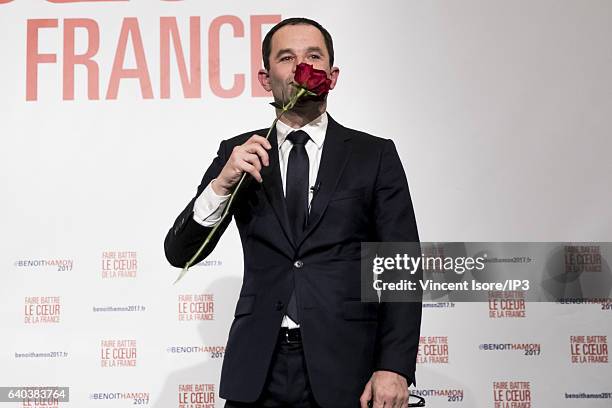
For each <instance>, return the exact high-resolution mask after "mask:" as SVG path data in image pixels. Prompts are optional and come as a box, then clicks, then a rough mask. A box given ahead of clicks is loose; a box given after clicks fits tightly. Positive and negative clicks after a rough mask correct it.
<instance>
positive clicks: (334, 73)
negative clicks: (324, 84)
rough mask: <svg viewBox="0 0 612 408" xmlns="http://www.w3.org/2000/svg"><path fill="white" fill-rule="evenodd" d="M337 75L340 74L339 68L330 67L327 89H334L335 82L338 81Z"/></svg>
mask: <svg viewBox="0 0 612 408" xmlns="http://www.w3.org/2000/svg"><path fill="white" fill-rule="evenodd" d="M338 75H340V68H338V67H331V70H330V71H329V79H331V84H330V85H329V89H334V87H335V86H336V82H338Z"/></svg>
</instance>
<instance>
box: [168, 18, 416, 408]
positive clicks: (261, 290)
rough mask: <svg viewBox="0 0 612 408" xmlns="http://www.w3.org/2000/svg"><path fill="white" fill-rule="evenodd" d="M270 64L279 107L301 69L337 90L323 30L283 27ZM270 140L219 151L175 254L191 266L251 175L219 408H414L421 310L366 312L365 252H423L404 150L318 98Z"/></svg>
mask: <svg viewBox="0 0 612 408" xmlns="http://www.w3.org/2000/svg"><path fill="white" fill-rule="evenodd" d="M262 51H263V52H262V53H263V59H264V67H265V69H262V70H261V71H260V72H259V81H260V83H261V84H262V86H263V87H264V88H265V89H266V90H268V91H272V93H273V95H274V98H275V101H276V102H278V103H280V104H282V103H285V102H287V98H288V96H289V95H290V94H291V92H292V87H291V85H290V84H291V82H292V80H293V75H294V73H295V67H296V66H297V65H298V64H299V63H301V62H306V63H309V64H311V65H313V66H314V68H317V69H322V70H324V71H325V72H326V73H327V75H328V78H329V79H331V88H332V89H333V87H334V86H335V85H336V81H337V79H338V74H339V70H338V68H337V67H334V66H333V44H332V40H331V36H330V35H329V33H328V32H327V31H326V30H325V29H324V28H323V27H321V26H320V25H319V24H318V23H317V22H315V21H312V20H308V19H302V18H295V19H287V20H284V21H282V22H281V23H279V24H278V25H276V26H275V27H274V28H272V30H271V31H270V32H269V33H268V35H267V36H266V38H265V39H264V43H263V47H262ZM277 114H278V111H277ZM253 133H255V134H253ZM261 134H265V130H259V131H256V132H249V133H245V134H242V135H239V136H236V137H234V138H231V139H228V140H224V141H222V142H221V145H220V147H219V151H218V152H217V157H216V158H215V159H214V160H213V162H212V164H211V165H210V166H209V167H208V170H207V171H206V173H205V174H204V177H203V178H202V182H201V184H200V186H199V187H198V189H197V193H196V195H195V197H194V198H193V199H192V200H191V202H190V203H189V204H188V205H187V207H186V208H185V209H184V210H183V212H182V213H181V214H180V215H179V216H178V218H177V219H176V222H175V223H174V225H173V227H172V228H171V229H170V231H169V232H168V235H167V236H166V240H165V243H164V246H165V251H166V257H167V258H168V260H169V261H170V263H171V264H172V265H174V266H176V267H183V266H184V265H185V263H186V262H187V261H188V260H189V259H190V258H191V257H192V256H193V254H194V253H195V251H196V250H197V248H198V247H199V246H200V244H201V243H202V241H203V239H204V237H205V236H206V235H207V234H208V232H209V231H210V230H211V228H212V227H213V226H215V225H216V224H217V223H218V222H219V220H220V216H221V213H222V211H223V209H224V208H225V206H226V205H227V199H228V197H229V194H230V193H231V191H232V190H233V188H235V186H236V184H237V182H238V180H239V179H240V177H241V175H242V174H243V173H244V172H247V173H249V177H251V178H252V180H251V181H252V182H250V183H249V184H247V185H246V188H244V189H241V190H240V193H239V195H238V196H237V197H236V199H235V203H234V204H232V207H231V215H232V217H233V218H234V220H235V221H236V225H237V227H238V231H239V233H240V238H241V241H242V246H243V252H244V278H243V284H242V288H241V291H240V297H239V299H238V303H237V305H236V310H235V319H234V321H233V323H232V325H231V328H230V333H229V338H228V342H227V347H226V351H225V357H224V361H223V368H222V373H221V386H220V396H221V397H222V398H224V399H226V400H227V402H226V407H260V406H261V407H264V406H265V407H281V406H283V407H287V406H289V407H316V406H322V407H329V408H343V407H358V406H361V407H366V406H367V402H368V401H372V404H373V406H374V407H377V408H378V407H381V408H382V407H383V406H384V407H405V406H407V399H408V386H409V385H410V384H411V383H414V381H415V376H414V375H415V362H416V355H417V349H418V342H419V331H420V323H421V304H420V302H380V303H379V302H363V301H361V284H362V283H361V279H360V276H361V274H360V256H361V252H360V249H361V242H364V241H381V242H392V241H395V242H401V241H411V242H416V241H418V233H417V227H416V221H415V216H414V212H413V208H412V203H411V198H410V193H409V190H408V184H407V180H406V176H405V174H404V170H403V168H402V165H401V162H400V159H399V156H398V154H397V151H396V149H395V145H394V144H393V142H392V141H391V140H388V139H382V138H378V137H375V136H371V135H368V134H366V133H363V132H359V131H356V130H352V129H348V128H346V127H344V126H342V125H340V124H339V123H337V122H336V121H335V120H334V119H333V118H332V117H331V116H330V115H328V114H327V112H326V98H316V97H312V98H311V97H306V98H303V99H302V100H300V102H298V104H297V105H296V107H295V109H293V110H292V111H289V112H288V113H286V114H285V115H284V116H283V117H282V118H281V120H280V121H279V122H278V124H277V126H276V129H275V130H274V131H273V133H272V134H271V136H270V138H269V140H266V139H265V138H264V137H262V136H260V135H261ZM229 221H230V218H229V217H228V218H226V219H225V220H224V221H223V224H222V225H221V226H220V227H219V229H218V231H217V232H218V233H217V234H216V235H215V236H214V238H213V242H212V245H211V246H209V247H208V248H207V250H205V251H204V252H203V253H202V254H201V256H200V258H199V259H198V261H199V260H201V259H204V258H205V257H206V256H208V255H209V254H210V252H211V251H212V249H213V248H214V245H215V244H216V243H217V242H218V240H219V238H220V236H221V234H222V233H223V231H224V230H225V228H226V227H227V225H228V223H229ZM366 284H367V283H366Z"/></svg>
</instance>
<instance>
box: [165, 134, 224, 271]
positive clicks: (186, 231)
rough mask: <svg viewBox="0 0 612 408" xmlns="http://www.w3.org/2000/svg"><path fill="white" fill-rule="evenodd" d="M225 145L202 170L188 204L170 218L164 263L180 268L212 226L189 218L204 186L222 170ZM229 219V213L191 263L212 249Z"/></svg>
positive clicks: (221, 145) (198, 260)
mask: <svg viewBox="0 0 612 408" xmlns="http://www.w3.org/2000/svg"><path fill="white" fill-rule="evenodd" d="M226 144H227V143H226V142H225V141H222V142H221V144H220V145H219V150H218V151H217V157H215V159H214V160H213V162H212V163H211V165H210V166H209V167H208V169H207V170H206V173H204V177H203V178H202V181H201V183H200V185H199V186H198V188H197V191H196V194H195V196H194V197H193V198H192V199H191V201H190V202H189V204H187V207H185V209H184V210H183V211H182V212H181V213H180V214H179V216H178V217H177V218H176V220H175V221H174V225H173V226H172V227H171V228H170V230H169V231H168V233H167V234H166V239H165V240H164V251H165V254H166V259H168V262H170V264H171V265H172V266H175V267H177V268H182V267H184V266H185V264H186V263H187V261H189V259H191V257H192V256H193V255H194V254H195V253H196V251H197V250H198V249H199V247H200V245H202V242H204V239H205V238H206V236H207V235H208V233H209V232H210V231H211V230H212V229H213V227H205V226H202V225H200V224H199V223H198V222H196V221H195V220H194V219H193V206H194V203H195V201H196V199H197V198H198V197H199V196H200V194H202V191H204V189H205V188H206V186H208V184H209V183H210V182H211V181H212V179H214V178H216V177H217V176H218V175H219V173H220V172H221V170H222V169H223V166H224V165H225V162H226V161H227V159H228V152H227V146H226ZM231 219H232V217H231V213H230V214H228V217H227V218H226V219H225V220H224V221H223V223H222V224H221V225H220V226H219V228H218V229H217V231H216V233H215V235H214V236H213V237H212V239H211V242H210V243H209V245H208V247H207V248H206V249H205V250H204V251H202V253H201V254H200V256H199V257H198V259H196V261H195V262H194V264H196V263H198V262H201V261H202V260H203V259H205V258H206V257H207V256H208V255H210V253H211V252H212V250H213V249H214V248H215V246H216V245H217V243H218V242H219V238H220V237H221V235H222V234H223V232H224V231H225V229H226V228H227V226H228V225H229V223H230V221H231Z"/></svg>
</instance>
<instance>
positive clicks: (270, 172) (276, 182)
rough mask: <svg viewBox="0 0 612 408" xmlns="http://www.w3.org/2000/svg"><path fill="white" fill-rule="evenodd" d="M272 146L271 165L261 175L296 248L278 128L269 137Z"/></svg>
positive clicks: (275, 208)
mask: <svg viewBox="0 0 612 408" xmlns="http://www.w3.org/2000/svg"><path fill="white" fill-rule="evenodd" d="M268 141H269V142H270V144H271V145H272V148H271V149H270V150H269V151H268V157H269V159H270V165H269V166H268V167H264V168H263V169H262V171H261V177H262V178H263V180H264V181H263V183H262V184H263V188H264V191H265V192H266V196H267V197H268V201H270V205H271V206H272V208H273V209H274V213H275V214H276V217H277V218H278V221H279V222H280V225H281V227H282V229H283V232H284V233H285V236H286V237H287V239H288V240H289V243H291V246H292V247H293V248H294V249H295V243H294V242H293V236H292V235H293V234H292V233H291V228H290V226H289V216H288V215H287V206H286V205H285V194H284V193H283V184H282V183H283V180H282V178H281V174H280V165H279V160H278V140H277V137H276V128H274V129H272V132H271V133H270V138H269V139H268Z"/></svg>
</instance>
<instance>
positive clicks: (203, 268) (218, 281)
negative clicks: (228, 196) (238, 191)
mask: <svg viewBox="0 0 612 408" xmlns="http://www.w3.org/2000/svg"><path fill="white" fill-rule="evenodd" d="M61 3H65V4H61ZM300 15H303V16H308V17H310V18H314V19H316V20H318V21H320V22H321V23H322V24H323V25H324V26H325V27H327V28H328V29H329V31H330V32H331V33H332V35H333V37H334V41H335V48H336V65H338V66H339V67H340V78H339V83H338V86H337V88H336V89H335V90H333V91H332V93H331V94H330V98H329V107H328V109H329V112H330V113H331V114H332V115H333V116H334V118H335V119H337V120H338V121H339V122H340V123H342V124H344V125H346V126H349V127H352V128H357V129H361V130H364V131H367V132H369V133H372V134H375V135H379V136H383V137H386V138H392V139H393V140H394V141H395V143H396V145H397V147H398V150H399V152H400V155H401V157H402V161H403V164H404V168H405V170H406V173H407V176H408V180H409V184H410V188H411V193H412V197H413V203H414V207H415V212H416V216H417V221H418V225H419V231H420V235H421V239H422V240H423V241H612V219H611V216H610V204H609V203H610V202H612V189H610V187H609V183H610V181H609V179H610V175H612V164H611V163H612V162H611V161H610V160H609V152H610V150H611V148H612V143H611V142H610V139H609V138H610V131H611V130H612V119H611V118H612V51H611V48H610V38H612V4H611V3H610V2H609V1H605V0H601V1H595V0H592V1H587V2H585V1H578V0H575V1H566V0H563V1H546V0H538V1H530V2H526V1H515V2H503V1H486V0H471V1H462V2H453V1H428V2H424V1H422V2H421V1H408V2H394V1H387V0H379V1H376V2H369V1H368V2H359V3H358V4H356V3H355V2H352V1H346V0H337V1H334V2H324V1H320V0H313V1H310V2H307V3H304V4H297V3H296V4H294V3H290V2H285V1H270V0H265V1H258V2H254V3H253V4H251V3H248V4H247V3H245V2H240V1H224V2H201V1H197V0H183V1H176V2H171V1H162V0H159V1H158V0H126V1H119V2H114V1H98V2H78V1H77V2H74V1H66V2H63V1H44V0H27V1H26V0H14V1H8V2H7V1H6V0H4V1H0V50H1V52H2V59H1V63H0V90H1V92H0V115H1V121H0V134H1V136H0V143H1V151H2V152H3V160H2V161H0V180H1V183H2V184H1V186H2V191H3V196H4V199H3V200H2V201H1V203H0V219H1V224H0V225H1V226H2V229H3V232H4V239H3V240H2V250H1V251H0V264H1V265H3V274H2V283H1V285H0V298H1V299H2V303H1V304H2V307H1V308H0V324H1V327H2V333H3V335H2V336H1V338H0V350H1V353H0V367H2V368H1V369H0V386H17V385H53V384H55V385H65V386H70V388H71V402H70V403H66V404H60V406H75V407H79V408H80V407H94V408H95V407H123V406H128V405H145V406H151V407H164V408H167V407H179V408H186V407H189V408H203V407H214V406H217V407H220V406H222V405H223V401H222V400H220V399H219V398H218V378H219V371H220V366H221V359H222V354H223V347H224V345H225V341H226V336H227V331H228V329H229V325H230V323H231V319H232V316H233V311H234V305H235V300H236V298H237V293H238V290H239V286H240V283H241V274H242V260H241V249H240V242H239V238H238V235H237V232H236V230H235V228H234V227H233V226H232V227H230V229H229V230H228V232H227V233H226V235H225V236H224V237H223V239H222V242H221V243H220V244H219V246H218V247H217V249H216V250H215V252H214V253H213V254H212V255H211V257H210V260H209V261H207V262H206V263H205V264H204V265H200V266H197V267H194V268H193V270H192V271H191V272H190V273H189V275H188V276H187V277H186V278H185V279H184V280H183V281H181V282H180V283H179V284H177V285H175V286H172V282H173V280H174V278H175V277H176V273H177V270H175V269H173V268H172V267H170V266H169V265H168V264H167V262H166V261H165V258H164V255H163V248H162V241H163V238H164V236H165V233H166V231H167V229H168V228H169V227H170V226H171V224H172V222H173V220H174V218H175V216H176V215H177V214H178V213H179V211H180V210H181V209H182V208H183V207H184V205H185V204H186V203H187V201H188V200H189V199H190V198H191V196H192V194H193V193H194V191H195V188H196V186H197V185H198V183H199V181H200V179H201V176H202V174H203V172H204V170H205V169H206V167H207V166H208V164H209V162H210V161H211V160H212V158H213V157H214V155H215V153H216V150H217V148H218V145H219V142H220V140H221V139H225V138H228V137H231V136H233V135H236V134H238V133H242V132H244V131H247V130H249V129H255V128H261V127H265V126H268V125H269V123H270V122H271V120H272V119H273V110H272V108H271V107H270V106H269V105H268V104H267V102H269V100H270V99H269V97H260V96H252V95H253V92H258V91H257V90H256V88H254V87H253V86H252V79H253V75H252V73H253V72H254V70H256V69H257V68H258V66H255V67H253V66H252V63H251V61H252V60H254V59H256V58H258V55H257V54H256V53H255V54H253V52H252V49H253V44H255V49H256V50H258V47H259V42H258V41H259V37H258V35H257V31H258V30H259V29H261V30H263V33H265V32H266V30H268V29H269V28H270V27H271V24H263V25H261V24H260V22H261V21H264V22H268V23H270V22H272V23H273V22H274V21H277V20H279V19H281V18H285V17H290V16H300ZM162 17H170V18H171V19H170V20H169V21H170V22H172V21H174V19H175V20H176V25H177V27H178V34H180V39H181V43H182V49H183V51H184V53H185V56H186V65H187V67H188V69H189V50H190V45H189V34H190V29H189V24H190V17H199V29H200V36H199V38H200V40H201V41H200V43H201V44H200V45H201V52H200V54H199V56H198V55H196V57H199V58H195V60H199V61H200V62H201V71H199V73H198V74H197V75H198V76H199V77H200V78H201V95H200V96H199V97H195V98H186V97H185V96H184V94H183V90H182V87H181V80H180V77H179V69H178V68H177V67H178V64H177V59H176V57H175V53H174V47H173V44H174V43H173V42H170V55H171V57H170V92H171V96H170V97H169V98H162V92H161V89H162V85H161V83H162V81H161V80H160V77H161V76H162V75H161V74H160V72H161V69H160V54H161V51H160V50H161V49H162V48H163V47H161V46H160V25H161V23H160V18H162ZM43 19H47V20H48V22H47V23H48V24H47V25H50V26H51V27H48V28H40V29H39V30H38V31H36V30H34V27H35V26H36V25H37V24H38V25H40V23H41V21H42V20H43ZM192 20H194V21H195V23H197V19H192ZM72 23H74V24H76V25H81V26H83V25H87V26H88V27H89V31H87V30H86V29H85V28H83V27H79V28H76V29H75V31H74V33H75V34H74V38H75V39H74V50H75V54H76V55H80V54H85V53H86V52H87V50H88V48H89V50H90V51H92V50H93V51H92V54H93V56H92V57H91V61H94V63H92V64H93V65H95V66H97V67H98V70H99V77H98V80H97V81H96V80H94V79H92V78H93V77H91V75H92V69H93V68H92V69H90V71H89V74H90V77H89V78H88V71H87V70H86V69H85V66H83V65H77V66H76V68H75V70H74V99H73V100H69V98H66V97H65V95H64V94H63V89H64V87H65V86H67V83H68V82H69V81H68V80H67V78H69V76H70V74H69V72H68V73H64V69H65V67H66V66H67V65H66V64H65V60H66V56H68V57H69V53H70V47H71V44H72V41H71V38H70V35H69V33H70V29H69V27H70V24H72ZM195 23H194V24H195ZM230 23H231V24H233V26H232V25H230ZM130 24H131V25H130ZM217 24H221V25H220V28H219V26H218V25H217ZM28 26H30V27H31V29H30V30H28ZM122 30H123V31H124V34H129V35H128V36H127V37H124V39H123V40H122V36H121V35H120V33H121V32H122ZM194 30H195V29H192V30H191V34H193V38H195V37H196V35H195V34H194V33H197V30H196V31H194ZM95 31H98V34H99V44H98V45H99V49H97V48H98V47H96V43H97V41H95ZM215 33H218V42H217V35H216V34H215ZM88 34H89V35H88ZM138 34H140V37H141V38H142V46H140V43H139V41H138V38H137V37H138ZM36 41H38V45H37V47H36ZM121 44H123V45H124V46H125V50H126V51H125V60H124V61H123V59H122V58H121V53H119V57H117V55H118V53H117V49H118V45H119V48H121V46H120V45H121ZM216 44H218V45H216ZM28 47H30V49H31V50H33V51H32V52H30V54H29V56H28V52H27V50H28ZM90 47H92V48H90ZM96 49H97V50H96ZM217 50H218V52H219V61H218V62H219V64H220V65H219V66H220V68H219V69H217V68H215V64H216V62H217V59H216V58H215V52H216V51H217ZM140 51H141V52H140ZM257 52H258V51H257ZM36 53H38V54H54V55H56V57H55V60H56V61H55V62H52V63H39V64H36V63H35V61H36V55H35V54H36ZM137 55H140V56H141V57H139V58H137V57H135V56H137ZM39 58H42V59H45V58H47V59H50V57H44V56H43V57H39ZM28 61H29V62H28ZM211 61H212V65H211ZM114 63H116V64H118V65H116V69H115V70H114V71H113V64H114ZM93 65H92V66H93ZM145 65H146V66H145ZM28 66H30V67H31V68H33V67H37V69H38V73H37V75H36V76H35V77H36V78H37V81H38V83H37V84H34V83H33V80H32V78H33V77H32V76H31V77H30V78H29V80H28V78H27V75H26V73H27V70H28V68H27V67H28ZM121 67H123V68H125V69H126V71H124V76H126V77H127V76H129V75H130V71H129V69H132V68H139V71H137V72H138V73H139V75H140V78H141V79H142V80H143V81H144V82H143V83H144V84H145V86H144V89H145V91H144V92H143V90H142V88H141V86H140V85H139V84H140V83H139V80H138V79H135V78H123V79H121V78H120V77H121ZM68 71H70V70H68ZM30 72H34V71H32V70H31V71H30ZM113 72H114V74H113ZM133 72H136V71H133ZM234 74H242V75H243V80H244V88H243V89H240V87H239V88H238V89H237V90H236V91H235V92H233V93H231V92H230V95H225V96H224V93H223V92H222V90H220V88H226V89H228V88H231V87H232V86H233V85H234ZM113 77H114V78H115V80H116V82H115V83H116V84H118V87H117V90H118V93H117V95H116V97H114V98H113V97H112V89H113V87H112V86H110V88H111V92H110V95H109V84H111V83H112V82H113V80H112V78H113ZM147 78H148V80H149V81H150V84H151V86H150V88H149V87H148V86H147V84H146V81H147ZM191 79H193V78H191ZM88 81H89V82H88ZM117 81H118V82H117ZM217 82H218V84H217V85H215V84H216V83H217ZM88 83H90V85H91V86H94V88H95V84H97V85H98V86H99V97H98V98H92V97H91V96H90V95H88ZM28 88H29V89H30V92H32V91H34V90H35V91H36V98H34V97H33V96H32V95H33V94H30V97H28V93H27V92H26V90H27V89H28ZM254 89H255V91H254ZM109 96H110V97H109ZM145 96H150V97H145ZM28 99H30V100H28ZM426 306H427V307H426V308H425V310H424V316H423V327H422V335H423V336H424V337H425V338H424V339H423V340H422V343H423V345H424V346H426V345H429V344H448V353H447V354H444V352H442V355H441V358H440V359H436V358H430V356H432V355H433V356H437V355H436V354H430V353H436V352H439V351H440V350H444V347H442V348H435V347H429V348H428V347H424V348H423V354H422V355H421V357H420V363H419V365H418V371H417V381H418V387H416V392H419V393H421V394H424V395H426V396H428V406H431V407H437V406H447V405H450V406H453V405H455V406H463V407H492V406H496V407H504V408H505V407H520V406H522V407H528V406H533V407H551V406H567V407H570V406H571V407H574V406H582V407H607V406H609V405H610V399H607V398H596V399H572V398H569V397H568V394H580V393H602V392H607V393H610V392H612V388H611V387H610V381H609V378H610V375H611V374H612V370H611V369H610V363H609V362H605V363H602V362H596V363H589V362H587V363H578V362H572V359H571V350H572V339H573V340H575V341H577V342H580V341H581V340H582V339H579V338H571V337H570V336H585V339H584V340H585V341H586V340H588V339H587V338H586V336H607V337H594V338H591V339H590V340H592V341H593V342H594V344H598V345H599V346H600V347H599V348H598V350H599V352H600V354H599V355H600V356H604V349H605V357H606V358H605V359H606V361H607V345H608V338H609V336H611V335H612V329H611V325H610V317H611V314H610V313H611V312H610V310H605V309H604V308H603V307H602V306H600V305H560V304H528V305H527V307H526V310H524V312H525V316H526V317H524V318H516V317H513V318H509V317H507V318H495V319H492V318H489V307H488V305H487V304H480V303H479V304H458V303H457V304H454V305H450V304H441V305H434V306H436V307H430V306H432V305H426ZM492 343H496V344H508V343H516V344H525V343H528V344H532V345H539V347H540V350H541V352H540V353H539V354H538V355H525V353H524V352H522V351H517V350H514V351H508V350H503V351H488V350H484V349H483V348H482V347H480V346H481V345H482V344H492ZM603 345H605V347H603ZM485 347H487V346H485ZM530 347H536V346H530ZM444 357H448V359H447V361H448V362H441V361H444V360H445V359H444ZM434 361H435V362H434ZM505 386H507V387H515V388H516V389H518V390H519V391H522V392H518V393H508V394H506V393H505V392H502V394H504V397H503V398H502V399H501V400H500V399H497V400H496V399H495V398H496V397H495V395H497V394H496V393H495V390H497V389H503V387H505ZM526 391H529V392H528V393H527V392H526ZM447 394H452V395H461V396H462V397H461V399H459V398H456V399H457V400H456V401H449V398H448V397H447V396H446V395H447ZM506 397H512V398H515V400H514V405H512V402H510V401H513V400H511V399H508V398H506ZM450 400H453V398H450ZM185 401H186V402H196V403H199V404H200V405H198V404H193V405H190V404H183V402H185ZM496 401H497V405H496ZM521 401H522V402H523V403H524V404H523V405H520V404H519V403H520V402H521ZM527 404H530V405H527ZM7 406H10V404H7ZM13 406H21V405H20V404H17V403H15V404H13Z"/></svg>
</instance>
